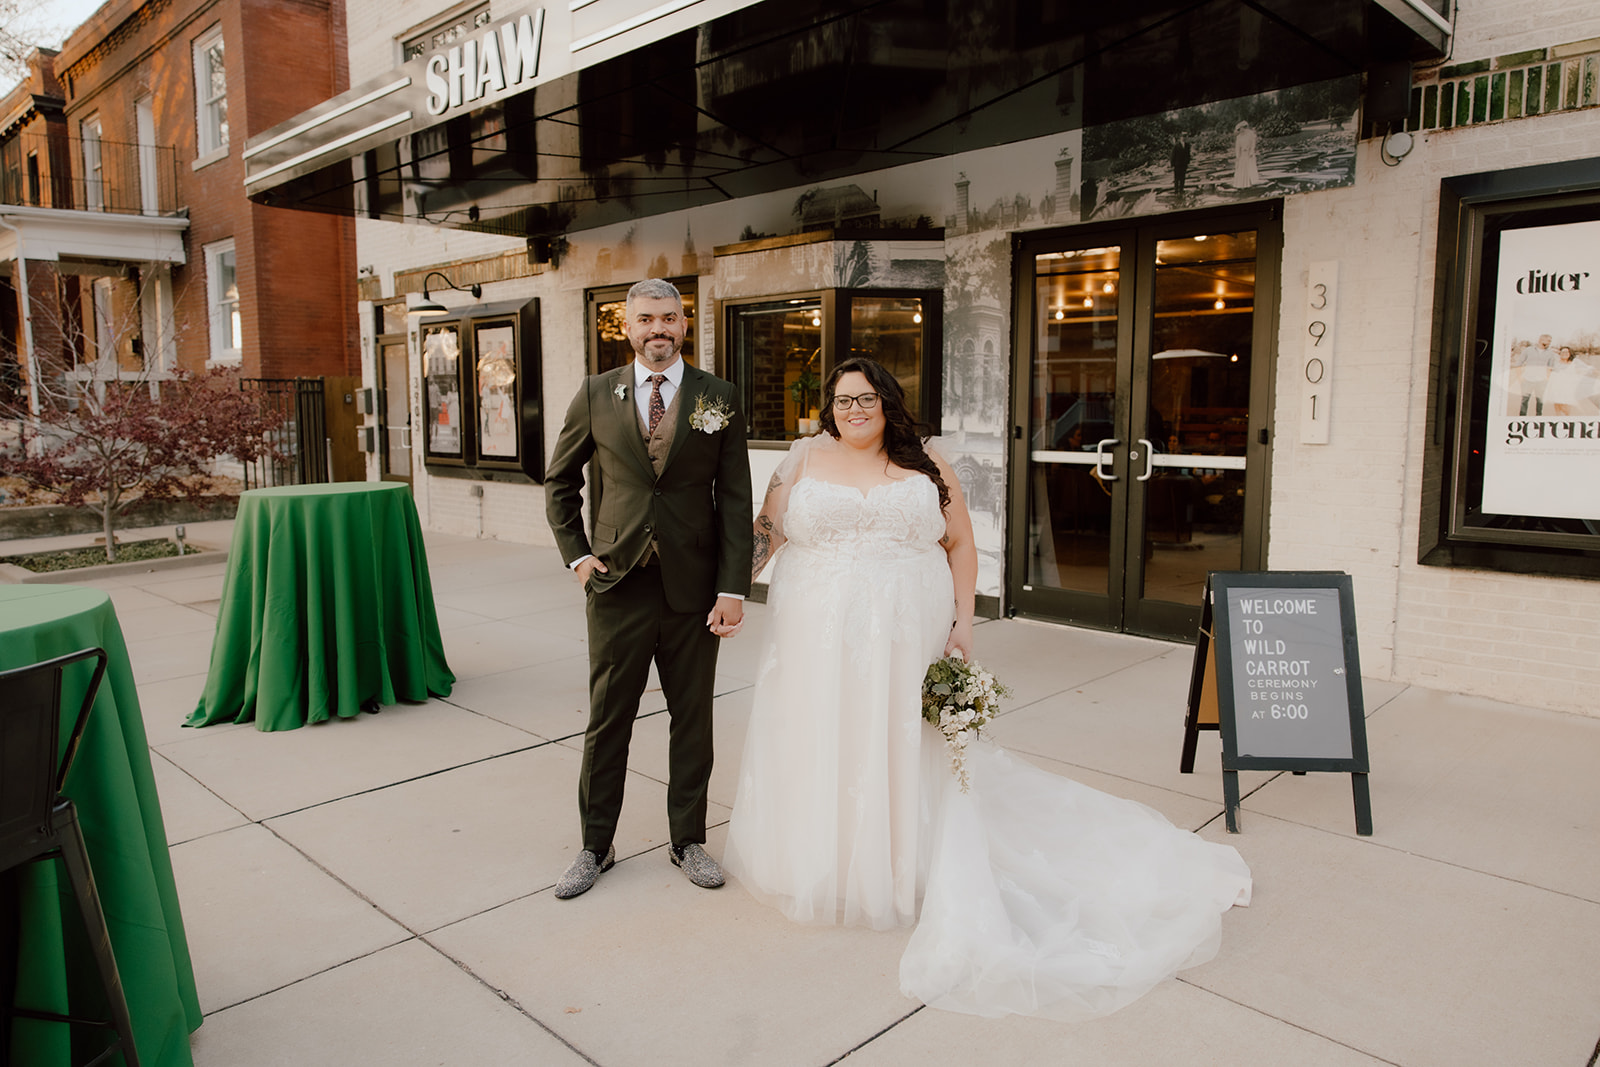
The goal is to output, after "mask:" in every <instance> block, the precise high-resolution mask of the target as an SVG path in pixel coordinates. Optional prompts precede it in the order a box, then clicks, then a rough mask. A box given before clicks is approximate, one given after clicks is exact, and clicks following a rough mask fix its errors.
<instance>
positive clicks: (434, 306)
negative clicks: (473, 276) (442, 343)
mask: <svg viewBox="0 0 1600 1067" xmlns="http://www.w3.org/2000/svg"><path fill="white" fill-rule="evenodd" d="M429 278H438V279H439V280H441V281H443V282H444V284H445V285H447V286H449V287H450V288H451V289H454V290H455V291H456V292H458V293H471V294H472V298H473V299H474V300H478V299H480V298H482V296H483V286H481V285H479V284H478V283H477V282H473V283H472V284H471V285H470V286H468V287H467V288H465V289H463V288H462V287H461V286H459V285H457V284H456V283H455V282H453V281H451V280H450V279H449V278H446V277H445V276H444V275H443V274H441V273H439V272H438V271H436V270H430V271H429V272H428V273H427V274H425V275H423V277H422V302H421V303H417V304H412V305H411V306H410V307H408V308H406V314H408V315H443V314H444V313H445V312H447V311H449V310H450V309H449V308H447V307H445V306H444V305H443V304H441V303H439V301H437V300H435V299H433V298H432V297H431V296H429V295H428V279H429Z"/></svg>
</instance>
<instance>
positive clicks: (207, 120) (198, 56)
mask: <svg viewBox="0 0 1600 1067" xmlns="http://www.w3.org/2000/svg"><path fill="white" fill-rule="evenodd" d="M194 102H195V123H196V138H195V140H196V149H197V154H198V156H199V157H200V158H201V159H204V158H205V157H206V156H208V155H211V154H212V153H213V152H220V151H222V150H224V149H226V148H227V147H228V75H227V68H226V66H225V65H224V63H223V54H222V27H221V26H220V25H219V26H213V27H211V29H209V30H207V31H206V32H205V33H203V34H201V35H200V36H199V37H198V38H197V39H196V40H195V42H194Z"/></svg>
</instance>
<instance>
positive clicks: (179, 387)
mask: <svg viewBox="0 0 1600 1067" xmlns="http://www.w3.org/2000/svg"><path fill="white" fill-rule="evenodd" d="M152 386H154V387H152ZM74 399H75V403H73V404H60V405H51V406H50V407H48V408H46V409H45V410H43V411H41V412H39V413H38V415H37V416H34V415H30V414H27V413H25V412H22V411H16V412H7V413H5V414H7V415H9V416H10V417H11V418H12V420H13V424H14V425H15V426H16V427H17V433H16V436H15V437H14V438H11V439H10V440H9V441H8V442H7V443H6V444H5V445H4V446H0V467H3V469H5V471H6V472H7V473H8V474H10V475H12V476H14V477H18V478H22V479H23V480H25V481H26V482H28V484H29V485H31V486H33V487H35V488H39V489H47V490H50V491H52V492H54V493H55V494H56V495H57V498H58V499H59V500H60V502H61V503H62V504H67V505H83V506H85V507H88V508H90V509H92V510H93V511H94V512H95V513H96V514H97V515H99V516H100V520H101V525H102V527H103V529H104V531H105V540H106V559H107V560H115V559H116V558H117V548H116V527H117V519H118V517H119V516H120V515H121V514H123V513H124V512H125V511H126V510H127V509H128V508H129V507H130V506H132V505H133V503H134V502H135V501H137V500H171V499H175V498H178V497H185V496H198V495H202V494H204V493H205V492H206V491H207V490H208V489H210V488H211V487H212V483H213V480H214V477H215V475H214V470H213V468H214V466H215V464H216V461H217V460H218V459H219V458H221V457H223V456H233V457H234V458H236V459H238V460H239V461H240V462H242V463H251V462H254V461H255V460H258V459H261V458H263V457H267V456H272V455H274V453H275V450H276V448H277V446H276V445H275V444H274V443H273V439H274V437H275V436H276V435H275V434H273V432H272V431H274V430H276V429H277V428H278V425H279V423H280V422H281V417H280V416H278V415H276V414H275V413H272V412H270V411H269V410H268V409H267V408H266V407H265V406H264V405H262V403H261V402H260V400H259V398H258V396H257V395H256V394H254V393H247V392H245V391H243V390H241V389H240V388H239V376H238V374H237V372H235V371H232V370H225V369H221V368H218V369H213V370H209V371H206V372H205V373H204V374H200V375H193V374H189V373H187V372H184V371H178V372H176V373H174V374H172V375H170V376H163V378H162V379H161V380H160V381H159V382H156V383H152V382H150V381H147V380H137V381H119V380H109V381H107V380H98V381H91V382H85V383H83V387H82V391H81V392H79V393H78V395H77V396H76V397H75V398H74Z"/></svg>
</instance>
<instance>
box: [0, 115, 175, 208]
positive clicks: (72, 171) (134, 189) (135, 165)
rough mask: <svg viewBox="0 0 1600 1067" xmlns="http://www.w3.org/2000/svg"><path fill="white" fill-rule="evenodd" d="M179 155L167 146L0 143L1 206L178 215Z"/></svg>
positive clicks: (47, 140) (38, 140) (35, 138)
mask: <svg viewBox="0 0 1600 1067" xmlns="http://www.w3.org/2000/svg"><path fill="white" fill-rule="evenodd" d="M177 155H178V154H177V150H176V149H174V148H172V147H170V146H167V145H150V144H126V143H123V142H121V141H102V140H96V139H93V138H90V139H87V140H86V139H84V138H82V137H65V136H56V135H51V134H49V133H27V134H22V135H20V136H18V137H14V138H12V139H11V140H9V141H6V142H4V143H3V144H0V203H4V204H19V205H24V206H27V207H49V208H67V209H71V210H76V211H109V212H115V213H118V214H131V215H139V214H144V215H172V214H176V213H177V210H178V163H177Z"/></svg>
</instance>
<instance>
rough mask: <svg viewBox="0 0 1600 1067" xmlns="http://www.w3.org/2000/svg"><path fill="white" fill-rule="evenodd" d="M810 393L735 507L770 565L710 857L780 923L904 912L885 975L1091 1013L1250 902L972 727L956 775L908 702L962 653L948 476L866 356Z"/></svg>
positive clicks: (956, 489) (982, 1003)
mask: <svg viewBox="0 0 1600 1067" xmlns="http://www.w3.org/2000/svg"><path fill="white" fill-rule="evenodd" d="M824 396H825V398H826V406H825V408H824V410H823V415H822V420H821V421H822V428H823V430H824V431H826V432H825V433H822V434H819V435H817V436H816V437H812V438H808V439H805V440H802V441H800V442H798V443H797V444H796V445H795V446H794V448H793V449H792V450H791V451H790V453H789V455H788V457H787V458H786V459H785V461H784V462H783V464H781V465H780V466H779V468H778V471H777V473H776V474H774V476H773V478H772V482H771V484H770V485H769V486H768V487H767V495H766V499H765V502H764V504H763V506H762V509H761V513H760V515H759V516H757V518H756V523H755V560H754V569H755V571H756V572H757V573H759V572H760V571H761V569H762V568H763V567H764V566H765V565H766V563H767V561H768V560H769V559H773V558H775V563H774V566H773V574H772V579H771V583H770V585H769V588H768V600H767V605H768V618H769V624H768V626H769V630H768V634H767V636H766V641H765V644H764V646H763V651H762V654H761V658H760V660H759V668H758V672H757V675H758V676H757V680H756V689H755V701H754V707H753V711H752V713H751V718H750V727H749V733H748V736H747V739H746V743H745V751H744V761H743V764H742V766H741V767H740V771H739V788H738V795H737V799H736V801H735V804H734V811H733V819H732V822H731V824H730V827H729V831H728V844H727V849H726V853H725V856H724V860H723V865H724V867H725V868H726V869H727V871H728V873H729V874H731V875H733V877H734V878H736V879H737V880H738V881H739V882H741V883H742V884H743V885H744V886H745V887H746V888H747V889H748V890H749V891H750V892H751V893H752V894H754V895H755V896H756V897H757V898H758V899H761V900H763V901H766V902H768V903H770V904H772V905H774V906H776V907H778V908H780V909H781V910H782V911H783V913H784V914H785V915H787V916H789V918H791V919H794V920H796V921H800V922H814V923H837V922H843V923H847V924H857V925H863V926H870V927H872V928H873V929H884V928H889V927H894V926H906V925H911V924H912V923H916V924H917V927H916V930H915V931H914V932H913V934H912V936H911V940H910V943H909V944H908V945H907V947H906V951H905V955H904V956H903V958H902V959H901V962H900V986H901V989H902V991H903V992H905V993H906V994H907V995H908V996H912V997H915V998H917V999H919V1000H921V1001H923V1002H924V1003H926V1004H930V1005H933V1006H934V1007H939V1008H945V1009H949V1010H954V1011H964V1012H970V1013H974V1014H979V1015H990V1016H996V1015H1004V1014H1008V1013H1017V1014H1025V1015H1043V1016H1048V1017H1052V1018H1059V1019H1082V1018H1088V1017H1092V1016H1097V1015H1104V1014H1107V1013H1109V1012H1112V1011H1115V1010H1116V1009H1117V1008H1120V1007H1122V1006H1123V1005H1125V1004H1127V1003H1129V1002H1131V1001H1132V1000H1134V999H1135V998H1137V997H1139V996H1141V995H1142V994H1143V993H1145V992H1146V991H1147V990H1149V989H1150V988H1151V987H1152V986H1154V985H1155V984H1156V983H1157V982H1159V981H1161V980H1162V979H1163V978H1165V977H1167V976H1168V975H1170V974H1172V973H1173V972H1175V971H1177V970H1179V969H1181V968H1183V967H1188V966H1193V965H1195V964H1198V963H1203V962H1205V961H1206V960H1208V959H1210V958H1211V957H1212V956H1214V955H1215V954H1216V951H1217V948H1218V945H1219V943H1220V930H1221V914H1222V913H1223V912H1225V911H1226V910H1227V909H1228V908H1229V907H1231V906H1232V905H1233V904H1235V903H1239V904H1244V903H1248V901H1249V895H1250V872H1249V870H1248V868H1246V866H1245V864H1244V861H1243V860H1242V859H1240V857H1239V854H1238V853H1237V852H1236V851H1234V850H1233V849H1232V848H1229V847H1227V846H1223V845H1216V844H1211V843H1209V842H1206V841H1203V840H1201V839H1200V838H1199V837H1197V836H1195V835H1194V834H1191V833H1188V832H1186V831H1182V830H1179V829H1177V828H1176V827H1174V826H1172V824H1170V823H1169V822H1167V821H1166V819H1164V818H1163V817H1162V816H1161V815H1160V814H1158V813H1157V812H1155V811H1153V810H1151V809H1149V808H1146V807H1145V806H1143V805H1141V804H1137V803H1135V802H1133V801H1128V800H1122V799H1119V798H1116V797H1112V796H1109V795H1107V794H1105V793H1100V792H1098V791H1096V790H1093V789H1090V788H1089V787H1087V786H1083V785H1080V784H1078V783H1076V782H1074V781H1072V780H1070V779H1067V778H1062V777H1059V776H1057V775H1053V774H1049V773H1047V772H1045V771H1042V770H1039V769H1038V768H1036V767H1034V766H1033V765H1031V764H1029V763H1028V762H1026V761H1025V760H1022V759H1020V758H1018V757H1015V756H1012V755H1011V754H1009V753H1007V752H1006V751H1004V750H1003V749H1000V748H997V747H995V746H992V745H989V744H987V743H978V744H973V745H969V746H968V748H967V756H966V762H967V768H968V775H969V779H970V791H969V792H966V793H963V792H961V791H960V789H959V788H958V786H957V783H956V779H955V776H954V775H953V774H952V773H951V771H950V768H949V759H948V756H947V754H946V752H945V748H944V740H943V738H942V736H941V735H940V734H939V732H938V731H937V730H936V729H935V728H934V727H932V726H931V725H928V724H926V723H924V722H923V721H922V719H921V700H920V694H921V689H922V678H923V674H924V673H925V672H926V670H927V667H928V665H929V664H930V663H931V662H933V661H934V660H936V659H938V658H939V657H940V656H941V655H947V654H952V653H958V652H959V653H960V654H961V655H963V656H965V657H967V658H969V659H970V658H971V653H972V625H973V595H974V586H975V584H976V576H977V552H976V549H975V548H974V546H973V539H972V524H971V520H970V519H969V517H968V515H967V510H966V505H965V504H964V503H963V501H962V496H961V487H960V484H959V483H958V482H957V480H956V478H955V475H954V473H953V472H952V470H951V468H950V466H949V464H948V463H946V462H945V461H944V459H943V458H942V457H940V456H938V455H937V454H936V453H933V452H930V451H929V450H928V449H926V448H925V447H924V445H923V442H922V440H921V439H920V438H919V437H918V436H917V433H916V428H915V425H914V423H913V420H912V416H911V413H910V411H909V410H908V408H907V406H906V401H905V394H904V391H903V390H902V389H901V387H900V385H899V383H898V382H897V381H896V380H895V378H894V376H893V375H891V374H890V373H889V372H888V371H887V370H886V369H884V368H883V367H882V366H881V365H880V364H878V363H876V362H874V361H872V360H868V359H851V360H848V361H847V362H844V363H841V364H840V365H839V366H838V367H836V368H835V369H834V371H833V373H832V374H831V375H830V376H829V378H828V381H827V383H826V385H825V387H824ZM780 549H781V550H782V551H781V552H780ZM919 909H920V919H919Z"/></svg>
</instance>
